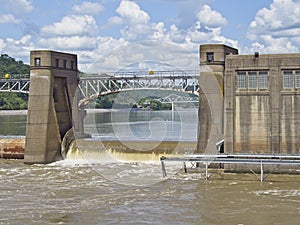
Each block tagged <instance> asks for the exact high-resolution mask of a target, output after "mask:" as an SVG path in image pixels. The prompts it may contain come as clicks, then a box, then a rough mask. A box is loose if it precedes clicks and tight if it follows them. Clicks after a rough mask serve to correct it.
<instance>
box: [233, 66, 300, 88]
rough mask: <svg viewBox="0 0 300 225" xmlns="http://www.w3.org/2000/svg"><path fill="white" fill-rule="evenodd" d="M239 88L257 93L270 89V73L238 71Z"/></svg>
mask: <svg viewBox="0 0 300 225" xmlns="http://www.w3.org/2000/svg"><path fill="white" fill-rule="evenodd" d="M299 81H300V71H299ZM299 85H300V84H299ZM237 88H238V89H248V90H255V91H258V90H263V89H268V88H269V74H268V71H238V72H237Z"/></svg>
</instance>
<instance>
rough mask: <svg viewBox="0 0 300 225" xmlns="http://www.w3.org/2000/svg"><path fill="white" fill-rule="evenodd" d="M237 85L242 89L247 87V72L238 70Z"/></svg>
mask: <svg viewBox="0 0 300 225" xmlns="http://www.w3.org/2000/svg"><path fill="white" fill-rule="evenodd" d="M237 87H238V88H240V89H244V88H246V72H238V74H237Z"/></svg>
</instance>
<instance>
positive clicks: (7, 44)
mask: <svg viewBox="0 0 300 225" xmlns="http://www.w3.org/2000/svg"><path fill="white" fill-rule="evenodd" d="M32 49H34V44H33V41H32V37H31V36H30V35H25V36H23V37H22V38H20V39H19V40H16V39H13V38H7V39H6V40H1V39H0V50H1V52H5V53H6V54H8V55H9V56H12V57H14V58H22V59H25V62H26V63H29V52H30V50H32ZM26 60H27V61H26Z"/></svg>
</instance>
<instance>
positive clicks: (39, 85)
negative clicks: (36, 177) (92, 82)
mask: <svg viewBox="0 0 300 225" xmlns="http://www.w3.org/2000/svg"><path fill="white" fill-rule="evenodd" d="M77 86H78V70H77V56H76V55H73V54H67V53H61V52H55V51H48V50H45V51H44V50H41V51H31V52H30V92H29V103H28V115H27V126H26V147H25V149H26V150H25V158H24V162H25V163H28V164H33V163H50V162H53V161H57V160H60V159H62V156H61V142H62V139H63V137H64V135H65V134H66V132H67V131H68V130H69V129H71V128H72V127H74V128H75V130H76V131H79V133H80V132H81V131H82V130H83V126H82V118H81V114H80V112H79V110H78V102H77V96H76V90H77Z"/></svg>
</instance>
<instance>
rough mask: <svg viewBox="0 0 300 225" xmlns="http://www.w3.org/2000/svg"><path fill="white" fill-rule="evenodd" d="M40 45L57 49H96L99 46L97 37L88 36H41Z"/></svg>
mask: <svg viewBox="0 0 300 225" xmlns="http://www.w3.org/2000/svg"><path fill="white" fill-rule="evenodd" d="M39 45H40V46H42V47H46V48H51V49H57V50H71V51H72V50H77V51H79V50H94V49H95V48H96V47H97V39H96V38H93V37H88V36H69V37H68V36H64V37H53V38H41V39H40V40H39Z"/></svg>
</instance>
